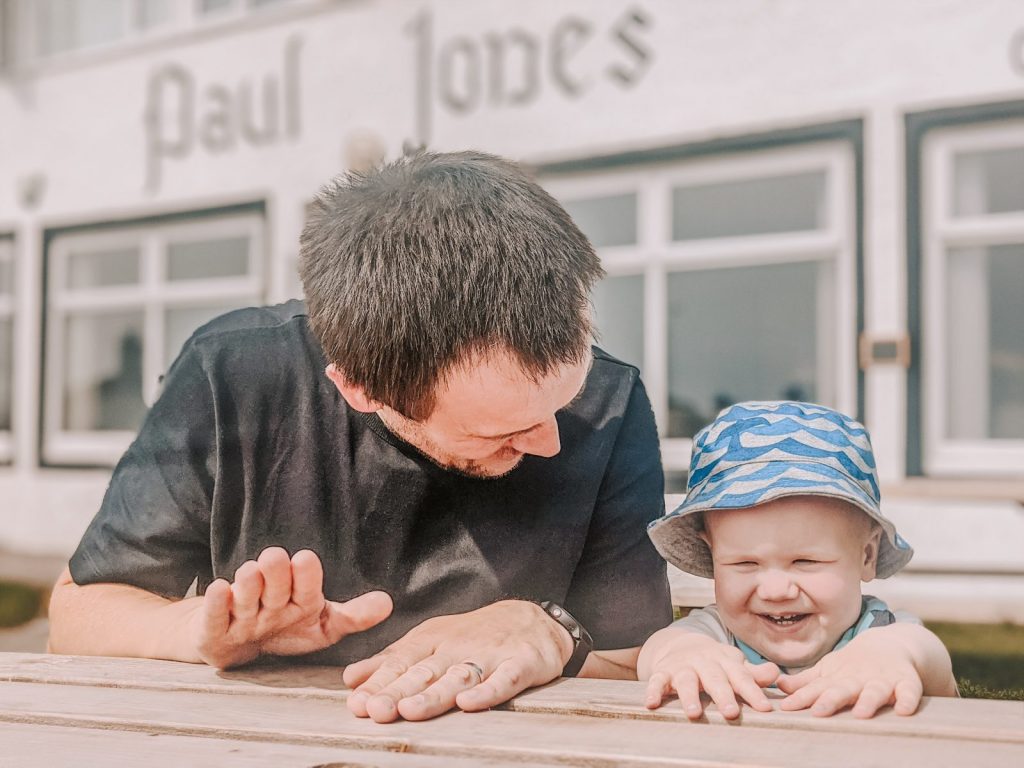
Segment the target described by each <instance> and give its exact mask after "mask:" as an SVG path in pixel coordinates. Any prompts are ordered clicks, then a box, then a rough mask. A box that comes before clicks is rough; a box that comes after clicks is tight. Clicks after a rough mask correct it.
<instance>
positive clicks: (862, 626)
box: [671, 595, 921, 674]
mask: <svg viewBox="0 0 1024 768" xmlns="http://www.w3.org/2000/svg"><path fill="white" fill-rule="evenodd" d="M894 622H903V623H910V624H921V620H920V619H919V618H917V616H914V615H913V614H911V613H907V612H906V611H890V610H889V606H887V605H886V604H885V602H884V601H882V600H879V599H878V598H877V597H872V596H871V595H864V596H863V597H862V598H861V609H860V616H858V617H857V621H855V622H854V623H853V626H851V627H850V628H849V629H847V630H846V632H844V633H843V636H842V637H840V638H839V642H837V643H836V644H835V645H834V646H832V648H831V649H830V650H829V653H831V652H832V651H836V650H839V649H840V648H842V647H843V646H844V645H846V644H847V643H848V642H850V640H852V639H853V638H854V637H856V636H857V635H859V634H860V633H861V632H864V631H866V630H868V629H871V628H872V627H882V626H885V625H887V624H892V623H894ZM671 626H673V627H678V628H680V629H685V630H687V631H689V632H697V633H699V634H702V635H706V636H707V637H710V638H711V639H712V640H715V641H717V642H719V643H724V644H725V645H732V646H734V647H736V648H739V649H740V650H741V651H743V655H744V656H746V657H747V661H749V662H751V663H752V664H761V663H763V662H765V661H771V659H766V658H765V657H763V656H762V655H761V654H760V653H758V652H757V651H756V650H755V649H753V648H751V647H750V646H749V645H747V644H746V643H744V642H743V641H742V640H740V639H739V638H737V637H736V636H735V635H734V634H733V633H732V632H730V631H729V629H728V628H727V627H726V626H725V622H723V621H722V617H721V615H720V614H719V613H718V607H717V606H716V605H714V604H711V605H709V606H707V607H706V608H698V609H696V610H694V611H690V614H689V615H688V616H684V617H683V618H681V619H679V620H678V621H675V622H673V623H672V625H671ZM779 669H781V670H782V671H783V672H785V673H787V674H795V673H797V672H800V671H801V670H803V669H805V667H790V668H788V669H787V668H784V667H779Z"/></svg>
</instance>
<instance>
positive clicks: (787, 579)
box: [757, 568, 799, 602]
mask: <svg viewBox="0 0 1024 768" xmlns="http://www.w3.org/2000/svg"><path fill="white" fill-rule="evenodd" d="M798 593H799V590H798V588H797V585H796V582H795V581H794V580H793V578H792V577H791V576H790V575H789V574H788V573H786V572H785V571H783V570H780V569H775V568H773V569H770V570H767V571H764V572H763V573H762V574H761V578H760V579H758V582H757V596H758V597H759V598H761V599H762V600H771V601H773V602H779V601H781V600H793V599H794V598H796V596H797V594H798Z"/></svg>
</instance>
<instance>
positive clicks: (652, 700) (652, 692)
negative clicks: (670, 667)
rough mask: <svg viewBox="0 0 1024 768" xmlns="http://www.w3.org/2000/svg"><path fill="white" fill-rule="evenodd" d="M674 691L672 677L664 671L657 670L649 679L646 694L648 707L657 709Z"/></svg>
mask: <svg viewBox="0 0 1024 768" xmlns="http://www.w3.org/2000/svg"><path fill="white" fill-rule="evenodd" d="M671 692H672V678H671V677H669V676H668V675H667V674H666V673H664V672H655V673H654V674H653V675H651V677H650V679H649V680H648V681H647V691H646V693H645V694H644V705H645V706H646V707H647V708H648V709H657V708H658V707H660V706H661V702H663V701H664V700H665V697H666V696H667V695H668V694H669V693H671Z"/></svg>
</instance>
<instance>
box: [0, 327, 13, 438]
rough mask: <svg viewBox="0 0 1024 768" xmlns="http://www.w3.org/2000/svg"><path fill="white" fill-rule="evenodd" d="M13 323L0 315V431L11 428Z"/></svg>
mask: <svg viewBox="0 0 1024 768" xmlns="http://www.w3.org/2000/svg"><path fill="white" fill-rule="evenodd" d="M13 332H14V324H13V323H12V322H11V319H10V318H9V317H0V432H7V431H9V430H10V428H11V379H12V378H13V376H14V361H13V359H12V357H11V352H12V346H13V341H14V339H13Z"/></svg>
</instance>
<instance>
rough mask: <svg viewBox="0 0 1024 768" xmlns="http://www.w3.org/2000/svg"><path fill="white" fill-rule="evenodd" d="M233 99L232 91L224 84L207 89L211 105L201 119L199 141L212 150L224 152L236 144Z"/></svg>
mask: <svg viewBox="0 0 1024 768" xmlns="http://www.w3.org/2000/svg"><path fill="white" fill-rule="evenodd" d="M231 101H232V100H231V93H230V91H228V89H227V88H225V87H224V86H222V85H211V86H210V87H209V88H207V89H206V102H207V104H208V105H209V106H208V107H207V109H206V110H204V112H203V117H202V119H201V120H200V121H199V142H200V143H201V144H202V145H203V146H204V147H205V148H206V149H208V150H209V151H210V152H224V151H226V150H229V149H231V148H232V147H234V146H235V126H234V123H233V122H232V115H231Z"/></svg>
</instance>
